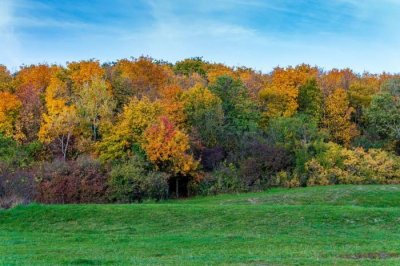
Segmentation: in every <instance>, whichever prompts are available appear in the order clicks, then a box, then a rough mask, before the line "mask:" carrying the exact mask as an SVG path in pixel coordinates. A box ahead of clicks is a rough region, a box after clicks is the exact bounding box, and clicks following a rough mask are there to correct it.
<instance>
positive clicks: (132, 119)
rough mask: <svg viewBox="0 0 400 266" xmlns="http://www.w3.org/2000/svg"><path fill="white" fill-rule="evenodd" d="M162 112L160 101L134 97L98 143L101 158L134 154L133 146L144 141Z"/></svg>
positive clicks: (115, 157) (125, 156) (107, 159)
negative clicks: (146, 131) (144, 137)
mask: <svg viewBox="0 0 400 266" xmlns="http://www.w3.org/2000/svg"><path fill="white" fill-rule="evenodd" d="M160 114H161V106H160V104H159V103H158V102H151V101H150V100H149V99H148V98H143V99H142V100H139V99H137V98H133V99H132V100H131V101H130V102H129V104H128V105H126V106H125V107H124V110H123V112H122V113H121V114H120V116H119V117H118V119H117V123H116V124H115V125H114V126H113V127H112V128H111V130H110V131H108V132H105V134H104V136H103V140H102V141H101V142H100V143H99V145H98V151H99V154H100V159H101V160H102V161H112V160H117V159H127V158H128V157H129V156H131V155H132V148H133V147H134V146H135V145H136V144H140V143H142V142H143V141H144V139H143V134H144V132H145V130H146V129H147V128H148V127H149V126H151V125H152V124H153V123H154V121H155V120H156V119H157V117H158V116H159V115H160Z"/></svg>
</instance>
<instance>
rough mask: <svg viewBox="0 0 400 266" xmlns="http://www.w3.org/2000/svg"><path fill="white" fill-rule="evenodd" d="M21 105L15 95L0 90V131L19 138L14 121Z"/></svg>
mask: <svg viewBox="0 0 400 266" xmlns="http://www.w3.org/2000/svg"><path fill="white" fill-rule="evenodd" d="M21 107H22V103H21V101H20V100H19V99H18V97H17V96H15V95H14V94H11V93H9V92H0V133H2V134H3V135H5V136H7V137H10V138H14V139H19V137H18V135H17V128H16V122H17V117H18V115H19V111H20V109H21Z"/></svg>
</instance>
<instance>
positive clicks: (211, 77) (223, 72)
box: [205, 64, 238, 83]
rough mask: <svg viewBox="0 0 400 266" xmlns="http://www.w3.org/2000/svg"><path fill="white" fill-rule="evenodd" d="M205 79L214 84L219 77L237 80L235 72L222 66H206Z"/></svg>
mask: <svg viewBox="0 0 400 266" xmlns="http://www.w3.org/2000/svg"><path fill="white" fill-rule="evenodd" d="M205 69H206V72H207V79H208V81H209V82H210V83H215V82H216V81H217V78H218V77H220V76H230V77H232V78H234V79H235V78H237V77H238V75H237V74H236V73H235V71H234V70H233V69H232V68H230V67H228V66H226V65H224V64H206V66H205Z"/></svg>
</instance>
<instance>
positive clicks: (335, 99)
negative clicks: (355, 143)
mask: <svg viewBox="0 0 400 266" xmlns="http://www.w3.org/2000/svg"><path fill="white" fill-rule="evenodd" d="M353 111H354V109H353V108H351V107H350V106H349V99H348V96H347V94H346V92H345V91H344V90H343V89H336V90H335V91H334V92H333V93H332V94H331V95H329V96H328V98H327V100H326V104H325V119H324V125H325V127H326V128H327V129H328V131H329V133H330V136H331V139H332V140H333V141H335V142H337V143H339V144H343V145H345V146H348V145H349V144H350V141H351V140H352V138H353V137H355V136H356V135H357V134H358V132H357V128H356V126H355V125H354V124H353V123H352V122H351V121H350V118H351V114H352V112H353Z"/></svg>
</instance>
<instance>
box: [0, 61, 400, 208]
mask: <svg viewBox="0 0 400 266" xmlns="http://www.w3.org/2000/svg"><path fill="white" fill-rule="evenodd" d="M399 155H400V76H399V75H394V74H389V73H381V74H371V73H355V72H354V71H352V70H351V69H332V70H324V69H321V68H318V67H317V66H310V65H306V64H302V65H297V66H293V67H291V66H290V67H285V68H282V67H276V68H275V69H273V70H272V71H271V72H270V73H262V72H259V71H256V70H253V69H251V68H247V67H229V66H226V65H224V64H220V63H213V62H207V61H206V60H203V59H202V58H189V59H185V60H182V61H179V62H176V63H175V64H172V63H169V62H165V61H160V60H154V59H152V58H149V57H140V58H132V59H121V60H118V61H116V62H112V63H100V62H99V61H96V60H89V61H79V62H68V63H67V64H66V65H64V66H60V65H48V64H37V65H30V66H22V67H21V68H20V70H19V71H17V72H16V73H10V71H9V70H7V68H6V67H4V66H0V175H1V176H2V177H3V178H2V179H1V180H0V198H1V202H0V204H1V205H2V207H5V208H6V207H11V206H13V205H14V204H19V203H28V202H32V201H34V202H39V203H113V202H115V203H131V202H142V201H145V200H155V201H160V200H164V199H168V198H181V197H191V196H194V195H214V194H220V193H231V192H249V191H261V190H265V189H268V188H271V187H289V188H291V187H306V186H307V187H308V186H322V185H335V184H398V183H400V157H399Z"/></svg>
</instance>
